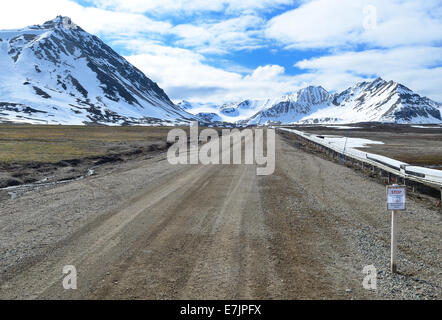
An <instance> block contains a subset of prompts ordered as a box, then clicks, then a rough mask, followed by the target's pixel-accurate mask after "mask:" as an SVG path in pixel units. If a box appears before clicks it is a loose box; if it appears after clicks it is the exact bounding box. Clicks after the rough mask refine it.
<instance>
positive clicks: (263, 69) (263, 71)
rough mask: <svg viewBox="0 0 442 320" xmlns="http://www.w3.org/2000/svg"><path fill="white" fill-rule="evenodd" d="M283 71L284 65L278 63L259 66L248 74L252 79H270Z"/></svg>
mask: <svg viewBox="0 0 442 320" xmlns="http://www.w3.org/2000/svg"><path fill="white" fill-rule="evenodd" d="M284 72H285V69H284V67H281V66H278V65H266V66H259V67H258V68H256V69H255V70H254V71H253V73H252V74H251V75H250V79H252V80H272V79H275V78H277V77H278V76H280V75H283V74H284Z"/></svg>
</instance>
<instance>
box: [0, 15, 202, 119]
mask: <svg viewBox="0 0 442 320" xmlns="http://www.w3.org/2000/svg"><path fill="white" fill-rule="evenodd" d="M0 70H1V72H0V122H1V121H15V122H27V123H43V124H44V123H48V124H85V123H101V124H131V123H132V124H156V123H170V124H175V123H183V122H188V121H189V120H191V119H194V117H193V116H192V115H190V114H189V113H187V112H186V111H184V110H183V109H181V108H179V107H177V106H175V105H174V104H173V102H172V101H170V99H169V98H168V96H167V95H166V93H165V92H164V91H163V90H162V89H161V88H159V87H158V85H157V84H156V83H154V82H153V81H152V80H150V79H148V78H147V77H146V76H145V75H144V74H143V73H142V72H141V71H140V70H138V69H137V68H135V67H134V66H133V65H131V64H130V63H129V62H128V61H126V60H125V59H124V58H123V57H121V56H120V55H118V54H117V53H116V52H115V51H113V50H112V49H111V48H110V47H109V46H107V45H106V44H105V43H103V42H102V41H101V40H100V39H99V38H97V37H96V36H93V35H91V34H89V33H87V32H85V31H84V30H83V29H81V28H80V27H78V26H76V25H75V24H73V23H72V21H71V20H70V19H69V18H67V17H61V16H59V17H57V18H56V19H54V20H52V21H48V22H46V23H44V24H43V25H41V26H39V25H35V26H31V27H27V28H24V29H20V30H6V31H0Z"/></svg>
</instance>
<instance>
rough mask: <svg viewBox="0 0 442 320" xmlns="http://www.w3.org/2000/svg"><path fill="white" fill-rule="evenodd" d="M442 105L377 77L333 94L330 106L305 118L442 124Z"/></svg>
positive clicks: (330, 121) (304, 121)
mask: <svg viewBox="0 0 442 320" xmlns="http://www.w3.org/2000/svg"><path fill="white" fill-rule="evenodd" d="M441 111H442V105H441V104H440V103H437V102H435V101H432V100H430V99H428V98H426V97H421V96H419V95H418V94H416V93H414V92H413V91H411V90H410V89H408V88H407V87H405V86H403V85H401V84H399V83H397V82H394V81H388V82H387V81H385V80H383V79H381V78H377V79H376V80H374V81H372V82H361V83H358V84H356V85H355V86H353V87H351V88H348V89H347V90H345V91H343V92H342V93H339V94H335V95H333V96H331V101H330V103H329V104H328V106H327V107H325V108H322V109H318V110H317V111H315V112H313V113H311V114H309V115H308V116H306V117H304V118H302V119H301V121H300V122H303V123H355V122H393V123H442V117H441Z"/></svg>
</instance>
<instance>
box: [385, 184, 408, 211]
mask: <svg viewBox="0 0 442 320" xmlns="http://www.w3.org/2000/svg"><path fill="white" fill-rule="evenodd" d="M405 188H406V187H405V186H387V210H405V190H406V189H405Z"/></svg>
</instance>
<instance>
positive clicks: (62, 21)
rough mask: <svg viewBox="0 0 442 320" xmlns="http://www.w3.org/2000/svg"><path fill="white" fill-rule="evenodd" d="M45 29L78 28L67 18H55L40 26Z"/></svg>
mask: <svg viewBox="0 0 442 320" xmlns="http://www.w3.org/2000/svg"><path fill="white" fill-rule="evenodd" d="M41 27H43V28H45V29H74V30H75V29H77V28H78V26H77V25H76V24H75V23H73V22H72V19H71V18H69V17H67V16H57V17H56V18H55V19H52V20H49V21H46V22H45V23H43V25H42V26H41Z"/></svg>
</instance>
